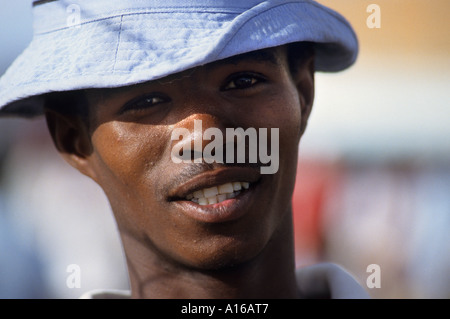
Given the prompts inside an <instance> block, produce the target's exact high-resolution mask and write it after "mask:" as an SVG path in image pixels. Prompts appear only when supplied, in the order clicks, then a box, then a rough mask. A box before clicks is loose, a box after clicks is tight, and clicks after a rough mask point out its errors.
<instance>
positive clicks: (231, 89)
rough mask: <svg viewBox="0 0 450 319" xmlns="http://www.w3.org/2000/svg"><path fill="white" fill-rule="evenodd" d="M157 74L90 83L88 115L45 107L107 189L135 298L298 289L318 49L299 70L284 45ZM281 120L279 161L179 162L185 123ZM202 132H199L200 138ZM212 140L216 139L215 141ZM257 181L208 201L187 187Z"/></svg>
mask: <svg viewBox="0 0 450 319" xmlns="http://www.w3.org/2000/svg"><path fill="white" fill-rule="evenodd" d="M263 53H264V54H263V55H262V58H261V56H260V57H259V58H255V57H254V56H252V55H243V56H240V57H238V58H233V59H232V60H225V61H218V62H215V63H212V64H208V65H205V66H201V67H197V68H195V69H191V70H188V71H185V72H182V73H179V74H175V75H172V76H169V77H167V78H163V79H161V80H157V81H151V82H147V83H144V84H139V85H135V86H130V87H127V88H121V89H109V90H90V91H88V92H87V96H88V100H89V101H90V103H89V108H90V109H89V114H90V115H89V123H88V125H86V123H84V122H83V121H82V120H80V119H79V118H76V117H70V116H64V115H61V114H58V113H56V112H54V111H48V112H47V120H48V122H49V128H50V131H51V133H52V136H53V138H54V140H55V143H56V145H57V147H58V149H59V151H60V152H61V154H62V155H63V157H64V158H65V159H66V160H67V161H68V162H69V163H70V164H71V165H73V166H74V167H76V168H77V169H78V170H80V171H81V172H82V173H83V174H85V175H87V176H89V177H91V178H92V179H93V180H94V181H96V182H97V183H98V184H99V185H100V186H101V187H102V189H103V190H104V192H105V194H106V196H107V197H108V199H109V201H110V204H111V207H112V210H113V213H114V216H115V218H116V221H117V225H118V228H119V231H120V236H121V239H122V242H123V245H124V250H125V254H126V258H127V264H128V269H129V276H130V283H131V291H132V297H134V298H295V297H298V287H297V286H296V281H295V263H294V247H293V234H292V231H293V230H292V228H293V226H292V208H291V196H292V192H293V188H294V182H295V176H296V167H297V154H298V144H299V141H300V138H301V136H302V134H303V132H304V129H305V126H306V123H307V119H308V116H309V114H310V111H311V107H312V102H313V96H314V79H313V58H312V57H311V58H308V59H306V60H305V61H303V63H301V64H299V65H298V68H297V70H295V72H292V71H291V70H290V68H289V65H288V59H287V52H286V48H285V47H278V48H275V49H270V50H266V51H264V52H263ZM194 120H201V121H202V129H203V130H206V129H207V128H209V127H215V128H219V129H221V130H222V131H223V132H224V135H225V129H226V128H237V127H242V128H244V129H246V128H249V127H253V128H256V129H258V128H268V129H269V131H270V128H279V135H280V139H279V169H278V172H277V173H276V174H269V175H261V174H260V173H259V172H260V170H259V166H258V165H253V164H252V165H245V164H239V165H238V164H219V163H214V164H193V163H181V164H176V163H174V162H173V161H172V160H171V150H172V148H173V146H174V145H175V144H176V143H180V141H172V140H171V132H172V131H173V130H174V129H175V128H182V127H183V128H188V129H190V130H191V131H193V125H194ZM194 138H197V137H196V136H194V135H192V137H191V139H192V140H194ZM204 143H207V141H205V142H204ZM233 181H248V182H250V188H249V189H248V190H246V191H245V192H243V193H242V194H241V195H240V196H238V197H236V198H234V199H231V200H228V201H225V202H223V203H220V204H214V205H209V206H202V207H201V206H199V205H197V204H195V203H192V202H190V201H188V200H185V199H184V197H185V196H186V195H187V193H189V192H192V191H194V190H197V189H202V188H205V187H207V186H208V187H209V186H213V185H219V184H224V183H225V182H233Z"/></svg>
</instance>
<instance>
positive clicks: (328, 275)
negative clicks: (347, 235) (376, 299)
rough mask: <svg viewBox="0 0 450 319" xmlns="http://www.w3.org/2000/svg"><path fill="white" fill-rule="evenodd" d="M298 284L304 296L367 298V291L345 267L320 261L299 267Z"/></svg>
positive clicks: (297, 273)
mask: <svg viewBox="0 0 450 319" xmlns="http://www.w3.org/2000/svg"><path fill="white" fill-rule="evenodd" d="M296 277H297V286H298V289H299V292H300V295H301V297H303V298H331V299H367V298H370V297H369V294H368V293H367V291H366V290H365V289H364V288H363V287H362V286H361V285H360V284H359V283H358V281H357V280H356V279H355V278H354V277H353V276H352V275H351V274H350V273H349V272H348V271H346V270H345V269H344V268H343V267H341V266H339V265H337V264H333V263H320V264H316V265H311V266H306V267H302V268H299V269H297V271H296Z"/></svg>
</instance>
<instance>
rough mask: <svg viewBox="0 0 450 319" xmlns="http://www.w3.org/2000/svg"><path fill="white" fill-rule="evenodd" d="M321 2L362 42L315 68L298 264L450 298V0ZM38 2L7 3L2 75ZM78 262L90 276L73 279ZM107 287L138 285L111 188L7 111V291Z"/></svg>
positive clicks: (301, 183) (0, 256)
mask: <svg viewBox="0 0 450 319" xmlns="http://www.w3.org/2000/svg"><path fill="white" fill-rule="evenodd" d="M318 2H320V3H322V4H325V5H327V6H329V7H331V8H333V9H335V10H337V11H338V12H340V13H341V14H343V15H344V16H345V17H346V18H347V19H348V20H349V21H350V22H351V24H352V25H353V27H354V28H355V30H356V33H357V35H358V37H359V41H360V55H359V58H358V61H357V62H356V64H355V65H354V66H353V67H352V68H350V69H349V70H347V71H344V72H341V73H337V74H324V73H318V74H316V99H315V104H314V109H313V112H312V115H311V118H310V122H309V124H308V128H307V131H306V133H305V135H304V137H303V139H302V142H301V144H300V160H299V168H298V174H297V175H298V176H297V184H296V188H295V192H294V198H293V206H294V222H295V242H296V258H297V264H298V266H299V267H300V266H303V265H308V264H311V263H316V262H321V261H331V262H335V263H338V264H341V265H342V266H344V267H345V268H347V269H348V270H349V271H350V272H351V273H352V274H353V275H355V276H356V277H357V279H358V280H359V281H360V283H361V284H362V285H363V286H365V287H367V286H366V280H367V278H368V277H369V276H370V275H371V273H370V272H368V270H367V267H368V266H369V265H371V264H377V265H379V266H380V270H381V274H380V288H369V287H367V290H368V292H369V293H370V295H371V296H372V297H373V298H449V297H450V277H449V276H448V272H449V270H450V246H449V242H450V240H449V239H450V236H449V234H448V233H449V232H448V230H449V226H450V139H449V136H450V101H449V94H448V90H449V88H450V58H449V53H450V22H449V20H448V12H449V10H450V2H449V1H448V0H433V1H422V0H395V1H394V0H371V1H367V0H320V1H318ZM30 3H31V0H20V1H12V0H8V1H6V2H5V3H3V4H2V8H1V11H0V75H1V74H3V72H4V71H5V70H6V68H7V67H8V66H9V64H10V63H11V62H12V61H13V60H14V58H15V57H16V56H17V55H19V54H20V52H21V51H22V50H23V49H24V48H25V47H26V45H27V44H28V43H29V41H30V40H31V37H32V17H31V6H30ZM371 4H376V5H378V8H379V9H380V15H379V16H378V17H379V18H380V21H379V22H380V25H379V28H371V26H372V24H371V23H370V22H376V21H374V20H372V18H373V16H371V15H372V14H373V13H374V12H373V11H371V12H368V11H367V8H368V7H369V5H371ZM368 19H369V23H368ZM71 264H76V265H78V266H79V267H80V269H81V282H80V284H81V287H80V288H69V287H68V285H67V283H66V280H67V278H68V277H69V275H70V274H71V273H70V272H67V267H68V266H69V265H71ZM97 288H115V289H127V288H128V281H127V274H126V267H125V261H124V257H123V252H122V248H121V246H120V242H119V238H118V234H117V231H116V227H115V223H114V220H113V218H112V214H111V212H110V208H109V205H108V203H107V201H106V198H105V196H104V195H103V193H102V191H101V190H100V189H99V187H98V186H97V185H95V184H94V182H92V181H91V180H89V179H88V178H86V177H84V176H82V175H80V174H79V173H78V172H76V171H75V170H74V169H72V168H71V167H70V166H69V165H68V164H66V163H65V162H63V161H62V160H61V159H60V157H59V155H58V154H57V153H56V151H55V149H54V147H53V145H52V143H51V141H50V138H49V136H48V133H47V131H46V126H45V122H44V121H43V119H42V118H38V119H34V120H23V119H1V120H0V298H78V297H79V296H80V295H81V294H82V293H84V292H86V291H89V290H92V289H97Z"/></svg>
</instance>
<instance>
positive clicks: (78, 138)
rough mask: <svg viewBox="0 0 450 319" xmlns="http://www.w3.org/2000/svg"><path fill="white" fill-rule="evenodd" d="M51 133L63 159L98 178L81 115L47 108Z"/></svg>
mask: <svg viewBox="0 0 450 319" xmlns="http://www.w3.org/2000/svg"><path fill="white" fill-rule="evenodd" d="M45 117H46V120H47V126H48V129H49V132H50V135H51V137H52V139H53V143H54V144H55V146H56V148H57V150H58V152H59V153H60V154H61V156H62V157H63V159H64V160H65V161H66V162H68V163H69V164H70V165H71V166H73V167H74V168H76V169H77V170H79V171H80V172H81V173H83V174H84V175H87V176H89V177H91V178H92V179H94V180H96V174H95V171H94V170H93V169H92V166H91V165H92V163H91V158H90V155H91V154H92V144H91V140H90V136H89V131H88V129H87V127H86V124H85V123H83V120H82V119H81V118H80V117H79V116H69V115H64V114H61V113H58V112H55V111H53V110H46V112H45Z"/></svg>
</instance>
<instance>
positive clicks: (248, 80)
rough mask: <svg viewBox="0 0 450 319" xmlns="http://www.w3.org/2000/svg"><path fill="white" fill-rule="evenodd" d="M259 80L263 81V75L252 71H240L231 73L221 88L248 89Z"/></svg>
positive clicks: (259, 81)
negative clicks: (234, 73)
mask: <svg viewBox="0 0 450 319" xmlns="http://www.w3.org/2000/svg"><path fill="white" fill-rule="evenodd" d="M261 82H265V79H264V77H263V76H261V75H258V74H254V73H240V74H236V75H232V76H231V78H229V79H228V80H227V82H226V84H225V85H224V86H223V87H222V90H224V91H226V90H243V89H248V88H251V87H253V86H254V85H256V84H258V83H261Z"/></svg>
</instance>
